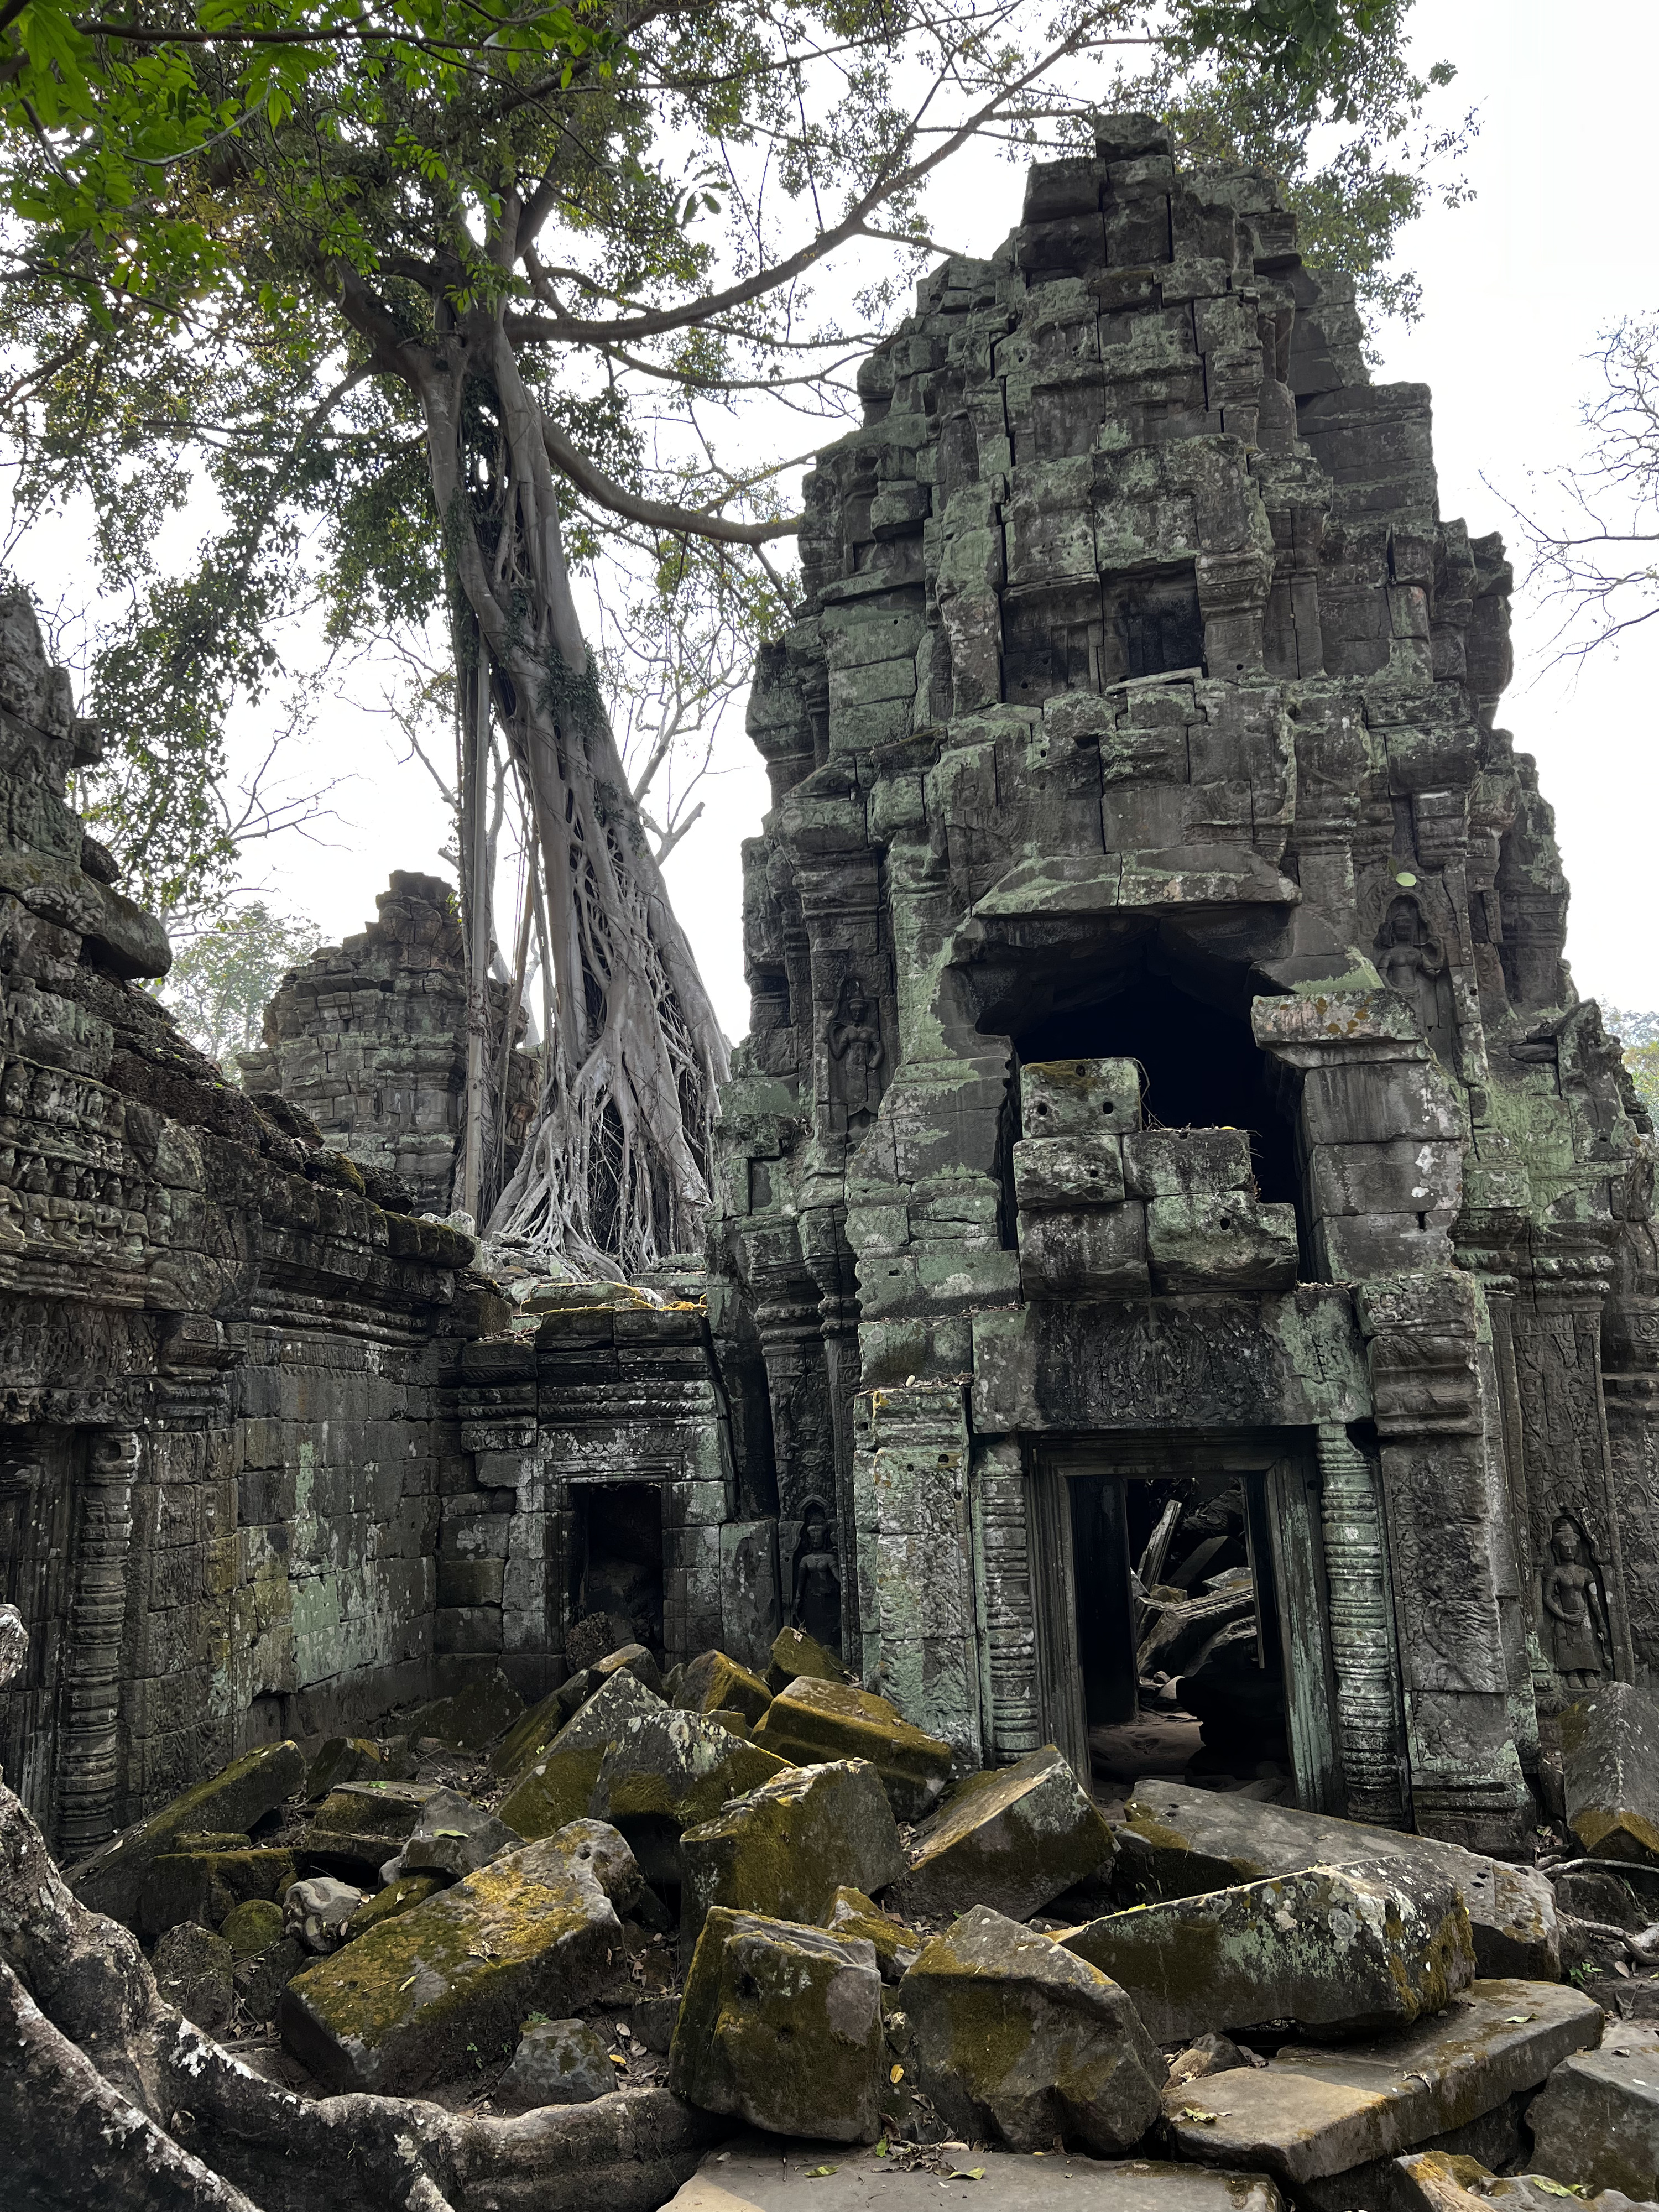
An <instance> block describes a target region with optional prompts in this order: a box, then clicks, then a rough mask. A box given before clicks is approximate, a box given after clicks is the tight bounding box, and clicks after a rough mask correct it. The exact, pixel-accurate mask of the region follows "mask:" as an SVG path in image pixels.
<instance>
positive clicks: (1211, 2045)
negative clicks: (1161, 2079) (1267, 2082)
mask: <svg viewBox="0 0 1659 2212" xmlns="http://www.w3.org/2000/svg"><path fill="white" fill-rule="evenodd" d="M1254 2064H1255V2060H1254V2059H1253V2058H1252V2057H1249V2054H1248V2053H1246V2052H1244V2051H1241V2050H1240V2049H1239V2047H1238V2045H1237V2044H1236V2043H1235V2042H1234V2041H1233V2040H1232V2039H1231V2036H1225V2035H1215V2034H1210V2035H1200V2036H1199V2037H1198V2038H1197V2039H1195V2040H1194V2042H1192V2043H1189V2044H1188V2046H1187V2048H1186V2049H1185V2050H1184V2051H1182V2053H1181V2054H1180V2056H1179V2057H1176V2058H1172V2059H1171V2060H1170V2084H1169V2085H1166V2086H1170V2085H1175V2086H1178V2085H1179V2084H1180V2083H1181V2082H1182V2081H1203V2080H1204V2079H1205V2077H1206V2075H1210V2074H1226V2073H1230V2072H1231V2070H1232V2069H1233V2068H1234V2067H1235V2066H1250V2065H1254Z"/></svg>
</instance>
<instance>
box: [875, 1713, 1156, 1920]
mask: <svg viewBox="0 0 1659 2212" xmlns="http://www.w3.org/2000/svg"><path fill="white" fill-rule="evenodd" d="M1111 1857H1112V1836H1111V1831H1110V1829H1109V1827H1108V1826H1107V1825H1106V1823H1105V1821H1104V1820H1103V1819H1102V1818H1101V1816H1100V1814H1099V1813H1098V1812H1097V1809H1096V1808H1095V1805H1094V1802H1093V1801H1092V1800H1091V1797H1090V1796H1089V1794H1088V1792H1087V1791H1086V1790H1085V1789H1084V1788H1083V1786H1082V1784H1080V1783H1079V1780H1078V1778H1077V1777H1076V1775H1075V1774H1073V1771H1072V1770H1071V1767H1070V1766H1069V1765H1067V1764H1066V1760H1065V1759H1062V1758H1061V1756H1060V1753H1059V1752H1058V1751H1056V1750H1055V1748H1054V1745H1053V1744H1048V1745H1045V1746H1044V1747H1043V1748H1042V1750H1041V1751H1034V1752H1032V1753H1030V1755H1029V1757H1027V1758H1025V1759H1019V1760H1018V1761H1017V1762H1016V1763H1015V1764H1014V1765H1012V1766H1004V1767H997V1768H994V1769H992V1770H991V1771H989V1772H987V1773H983V1774H970V1775H969V1777H968V1778H967V1779H966V1780H965V1781H963V1782H958V1783H957V1785H956V1787H955V1788H954V1789H953V1790H951V1792H950V1794H949V1796H947V1797H946V1798H945V1802H944V1803H943V1804H942V1805H941V1806H940V1807H939V1810H938V1811H937V1812H935V1813H933V1814H930V1815H929V1816H928V1818H927V1820H924V1821H923V1822H922V1823H921V1826H920V1827H919V1828H918V1829H917V1830H916V1832H915V1836H914V1838H912V1841H911V1845H910V1863H909V1866H908V1869H906V1871H905V1872H904V1874H902V1875H901V1876H900V1878H899V1881H898V1882H897V1884H896V1887H895V1890H894V1896H895V1899H896V1901H897V1902H898V1903H899V1905H901V1907H902V1910H903V1911H908V1912H920V1913H926V1914H930V1915H939V1914H944V1913H949V1914H955V1913H957V1912H965V1911H967V1910H968V1908H969V1905H991V1906H993V1907H994V1909H995V1910H996V1911H999V1912H1004V1913H1006V1914H1007V1915H1008V1917H1009V1918H1010V1919H1012V1920H1024V1919H1026V1918H1028V1917H1030V1914H1032V1913H1033V1912H1036V1911H1039V1910H1040V1909H1041V1908H1042V1906H1043V1905H1047V1904H1048V1902H1049V1900H1050V1899H1053V1898H1056V1897H1058V1896H1060V1893H1062V1891H1065V1890H1067V1889H1070V1888H1072V1887H1074V1886H1075V1884H1077V1883H1078V1882H1080V1881H1087V1880H1088V1879H1089V1877H1090V1876H1091V1875H1096V1874H1098V1873H1099V1872H1100V1870H1101V1869H1102V1868H1103V1867H1104V1866H1105V1865H1107V1864H1108V1863H1109V1861H1110V1859H1111ZM1097 1963H1098V1962H1097Z"/></svg>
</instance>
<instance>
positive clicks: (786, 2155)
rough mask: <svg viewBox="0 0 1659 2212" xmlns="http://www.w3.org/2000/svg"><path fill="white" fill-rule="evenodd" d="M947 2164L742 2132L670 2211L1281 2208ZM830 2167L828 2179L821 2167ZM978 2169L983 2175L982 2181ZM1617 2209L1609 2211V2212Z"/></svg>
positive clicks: (1213, 2190)
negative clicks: (949, 2173) (942, 2170)
mask: <svg viewBox="0 0 1659 2212" xmlns="http://www.w3.org/2000/svg"><path fill="white" fill-rule="evenodd" d="M939 2162H940V2164H941V2165H942V2166H945V2167H947V2168H950V2169H951V2170H953V2171H955V2172H958V2173H960V2174H961V2175H962V2176H963V2179H962V2180H960V2181H959V2182H955V2183H951V2184H950V2185H949V2186H948V2188H946V2189H941V2187H940V2181H941V2179H942V2178H947V2177H942V2176H941V2175H940V2174H939V2173H938V2172H933V2171H932V2170H930V2168H929V2167H927V2166H915V2167H913V2168H911V2169H909V2170H908V2171H903V2170H895V2167H894V2165H893V2163H892V2161H891V2160H888V2159H886V2158H884V2157H882V2156H879V2155H878V2154H877V2153H876V2152H875V2151H874V2150H872V2149H869V2150H848V2149H847V2148H843V2147H842V2146H841V2145H836V2146H834V2147H833V2148H831V2147H829V2146H826V2145H824V2144H821V2143H810V2142H777V2141H776V2140H775V2138H768V2139H767V2140H765V2141H762V2140H760V2139H759V2138H757V2137H754V2136H739V2137H738V2140H737V2141H736V2142H730V2143H723V2144H722V2145H721V2146H720V2149H719V2150H717V2151H711V2152H709V2153H708V2155H707V2156H706V2157H705V2158H704V2160H703V2163H702V2167H701V2168H700V2170H699V2171H698V2172H696V2173H695V2174H694V2175H693V2176H692V2178H691V2179H690V2181H688V2182H686V2183H684V2185H682V2187H681V2189H680V2191H679V2192H678V2195H677V2196H674V2197H671V2198H670V2199H669V2202H668V2205H667V2206H665V2208H664V2212H744V2208H745V2207H747V2208H750V2212H869V2208H871V2207H872V2206H873V2205H876V2204H880V2205H881V2206H883V2207H884V2208H885V2212H931V2208H932V2207H933V2206H936V2205H939V2204H941V2203H952V2202H953V2201H955V2200H956V2199H957V2197H960V2198H961V2199H963V2200H964V2201H965V2202H967V2203H975V2202H978V2201H979V2200H981V2199H982V2200H983V2202H984V2203H985V2204H986V2205H987V2206H988V2207H990V2208H992V2212H1053V2208H1054V2203H1055V2201H1056V2200H1057V2199H1058V2201H1059V2202H1060V2203H1062V2204H1066V2205H1070V2206H1072V2207H1073V2208H1075V2212H1281V2205H1282V2200H1281V2198H1280V2197H1279V2191H1278V2190H1277V2189H1275V2188H1274V2186H1273V2183H1272V2182H1271V2181H1269V2180H1268V2179H1267V2176H1266V2175H1265V2174H1260V2173H1251V2174H1246V2173H1212V2172H1206V2171H1205V2170H1204V2169H1203V2168H1201V2167H1198V2166H1176V2165H1174V2164H1170V2163H1165V2162H1164V2161H1161V2160H1152V2159H1095V2158H1086V2157H1082V2156H1068V2155H1066V2154H1065V2153H1063V2152H1055V2153H1053V2154H1051V2155H1050V2156H1049V2157H1048V2158H1046V2159H1043V2160H1036V2159H1032V2158H1030V2157H1029V2156H1017V2155H1016V2154H1014V2153H1013V2152H1012V2151H1006V2150H983V2149H977V2148H976V2149H975V2150H973V2151H971V2152H969V2151H964V2150H957V2151H946V2152H945V2153H944V2154H942V2157H941V2159H940V2161H939ZM826 2165H829V2166H832V2167H833V2169H834V2170H833V2171H832V2172H829V2173H825V2172H823V2167H824V2166H826ZM975 2171H977V2172H979V2173H980V2174H981V2175H982V2177H983V2179H981V2180H977V2181H976V2180H975V2179H972V2178H971V2176H972V2174H973V2173H974V2172H975ZM1606 2212H1612V2208H1606Z"/></svg>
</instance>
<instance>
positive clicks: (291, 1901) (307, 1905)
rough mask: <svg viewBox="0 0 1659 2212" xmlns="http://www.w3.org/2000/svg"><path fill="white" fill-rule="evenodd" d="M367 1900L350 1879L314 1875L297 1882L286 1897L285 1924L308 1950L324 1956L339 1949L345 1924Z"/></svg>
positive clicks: (291, 1934) (287, 1931)
mask: <svg viewBox="0 0 1659 2212" xmlns="http://www.w3.org/2000/svg"><path fill="white" fill-rule="evenodd" d="M365 1901H366V1900H365V1899H364V1896H363V1893H362V1890H361V1889H354V1888H353V1887H352V1886H351V1884H350V1883H349V1881H336V1880H335V1879H334V1877H333V1875H326V1874H322V1875H313V1877H312V1879H311V1880H310V1881H296V1882H295V1884H294V1886H293V1887H292V1888H291V1889H290V1890H289V1893H288V1894H287V1896H286V1897H285V1898H284V1899H283V1929H284V1930H285V1932H286V1933H287V1934H289V1936H293V1938H294V1939H295V1942H298V1943H303V1944H304V1945H305V1947H306V1948H307V1951H312V1952H314V1953H316V1954H318V1955H319V1956H322V1955H323V1954H326V1953H328V1952H330V1951H337V1950H338V1949H339V1948H340V1946H341V1944H342V1943H343V1942H344V1941H345V1926H346V1923H347V1922H348V1921H349V1919H350V1918H351V1917H352V1916H353V1914H354V1913H356V1912H357V1911H359V1910H360V1909H361V1908H362V1905H363V1904H364V1903H365Z"/></svg>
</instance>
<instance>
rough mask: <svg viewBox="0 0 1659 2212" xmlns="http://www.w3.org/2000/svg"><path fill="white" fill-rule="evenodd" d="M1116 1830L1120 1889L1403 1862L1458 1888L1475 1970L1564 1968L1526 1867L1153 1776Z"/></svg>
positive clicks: (1548, 1913) (1549, 1972) (1537, 1878)
mask: <svg viewBox="0 0 1659 2212" xmlns="http://www.w3.org/2000/svg"><path fill="white" fill-rule="evenodd" d="M1115 1833H1116V1840H1117V1844H1118V1854H1119V1855H1118V1859H1117V1862H1116V1880H1117V1881H1118V1884H1119V1886H1120V1887H1130V1888H1131V1889H1132V1890H1133V1891H1134V1892H1136V1893H1139V1895H1140V1896H1141V1897H1142V1898H1144V1899H1146V1900H1148V1901H1151V1900H1153V1899H1158V1898H1161V1897H1185V1896H1193V1895H1195V1894H1196V1893H1199V1892H1200V1891H1203V1890H1206V1889H1222V1888H1225V1887H1228V1886H1229V1885H1230V1884H1231V1883H1234V1882H1240V1881H1257V1880H1259V1879H1261V1877H1262V1876H1264V1875H1280V1874H1295V1873H1297V1872H1299V1871H1300V1870H1301V1869H1303V1868H1304V1867H1310V1866H1329V1867H1340V1866H1350V1865H1355V1864H1369V1863H1372V1862H1373V1861H1387V1860H1389V1859H1396V1858H1397V1859H1401V1860H1404V1861H1406V1862H1407V1863H1411V1864H1413V1865H1415V1866H1418V1867H1421V1868H1425V1869H1433V1870H1434V1871H1436V1872H1437V1873H1442V1874H1444V1875H1449V1877H1450V1879H1451V1880H1452V1881H1455V1883H1456V1885H1457V1887H1458V1891H1459V1893H1460V1894H1461V1895H1462V1899H1463V1902H1464V1905H1465V1906H1466V1907H1467V1908H1468V1916H1469V1926H1470V1929H1471V1932H1472V1934H1473V1936H1474V1960H1475V1970H1476V1972H1478V1973H1481V1974H1487V1975H1510V1974H1519V1975H1524V1976H1528V1977H1530V1976H1534V1975H1536V1976H1541V1977H1544V1978H1548V1977H1551V1976H1553V1975H1555V1974H1559V1972H1560V1971H1561V1936H1560V1929H1559V1923H1558V1922H1557V1918H1556V1911H1555V1898H1554V1893H1553V1890H1552V1889H1551V1887H1550V1885H1549V1883H1548V1882H1547V1881H1546V1880H1545V1879H1544V1877H1543V1876H1542V1875H1539V1874H1535V1873H1534V1871H1533V1870H1532V1869H1531V1868H1530V1867H1520V1866H1510V1865H1506V1864H1505V1863H1504V1862H1503V1861H1501V1860H1498V1859H1490V1858H1486V1857H1482V1856H1481V1855H1480V1853H1479V1852H1475V1851H1467V1850H1462V1848H1461V1847H1460V1846H1459V1845H1457V1844H1444V1843H1440V1842H1437V1841H1436V1840H1435V1839H1433V1838H1430V1837H1427V1836H1406V1835H1401V1834H1400V1833H1399V1832H1397V1831H1395V1830H1394V1829H1392V1828H1376V1827H1372V1826H1368V1825H1367V1824H1366V1823H1364V1822H1363V1821H1358V1820H1335V1819H1333V1818H1331V1817H1330V1816H1329V1815H1328V1814H1321V1813H1304V1812H1302V1811H1299V1810H1298V1809H1297V1808H1296V1807H1294V1806H1289V1805H1261V1804H1256V1803H1254V1802H1250V1801H1249V1800H1248V1799H1241V1798H1237V1797H1235V1796H1231V1795H1229V1794H1226V1793H1218V1792H1217V1791H1214V1790H1193V1789H1189V1788H1188V1787H1187V1786H1186V1785H1185V1784H1182V1783H1178V1782H1165V1781H1164V1780H1162V1779H1159V1778H1146V1779H1143V1780H1141V1781H1139V1782H1137V1783H1136V1784H1135V1788H1134V1794H1133V1796H1132V1797H1131V1798H1130V1800H1129V1802H1128V1806H1127V1818H1126V1820H1125V1823H1124V1825H1123V1826H1121V1827H1120V1828H1118V1829H1117V1830H1116V1832H1115Z"/></svg>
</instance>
